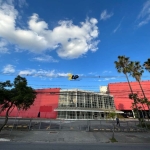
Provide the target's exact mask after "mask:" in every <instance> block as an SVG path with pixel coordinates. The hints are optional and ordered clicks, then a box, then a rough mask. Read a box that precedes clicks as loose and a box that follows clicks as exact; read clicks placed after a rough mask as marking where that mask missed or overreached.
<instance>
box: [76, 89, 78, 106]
mask: <svg viewBox="0 0 150 150" xmlns="http://www.w3.org/2000/svg"><path fill="white" fill-rule="evenodd" d="M77 96H78V91H77V90H76V107H77V100H78V97H77Z"/></svg>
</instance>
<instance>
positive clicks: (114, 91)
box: [108, 81, 150, 112]
mask: <svg viewBox="0 0 150 150" xmlns="http://www.w3.org/2000/svg"><path fill="white" fill-rule="evenodd" d="M130 84H131V87H132V89H133V92H134V93H137V94H138V96H139V97H141V98H142V97H144V96H143V94H142V91H141V88H140V86H139V83H138V82H130ZM141 85H142V88H143V90H144V93H145V95H146V97H147V98H148V99H149V100H150V81H141ZM108 91H109V93H110V94H111V95H113V96H114V103H115V107H116V109H117V110H122V111H124V112H131V110H132V108H131V106H132V102H133V100H131V99H129V93H131V91H130V88H129V85H128V82H118V83H110V84H108ZM142 109H145V110H148V108H147V106H144V108H143V107H142Z"/></svg>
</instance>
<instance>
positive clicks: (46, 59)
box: [33, 55, 58, 62]
mask: <svg viewBox="0 0 150 150" xmlns="http://www.w3.org/2000/svg"><path fill="white" fill-rule="evenodd" d="M33 60H35V61H39V62H58V60H56V59H54V58H53V57H52V56H49V55H43V56H39V57H35V58H33Z"/></svg>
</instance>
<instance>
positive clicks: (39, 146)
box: [0, 142, 150, 150]
mask: <svg viewBox="0 0 150 150" xmlns="http://www.w3.org/2000/svg"><path fill="white" fill-rule="evenodd" d="M120 149H121V150H133V149H136V150H149V149H150V144H115V143H111V144H110V143H105V144H103V143H101V144H60V143H19V142H0V150H120Z"/></svg>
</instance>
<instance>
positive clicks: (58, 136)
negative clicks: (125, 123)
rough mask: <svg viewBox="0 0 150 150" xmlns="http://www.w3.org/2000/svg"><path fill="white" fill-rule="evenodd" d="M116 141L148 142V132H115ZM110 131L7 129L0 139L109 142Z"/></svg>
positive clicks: (16, 140)
mask: <svg viewBox="0 0 150 150" xmlns="http://www.w3.org/2000/svg"><path fill="white" fill-rule="evenodd" d="M114 136H115V139H116V140H117V143H150V133H149V132H141V133H139V132H130V133H127V132H125V133H124V132H115V133H114ZM111 138H112V132H86V131H15V130H14V131H8V130H4V131H2V132H1V133H0V139H3V140H4V139H6V140H7V141H9V140H10V141H13V142H28V143H32V142H50V143H110V142H111V140H110V139H111Z"/></svg>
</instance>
